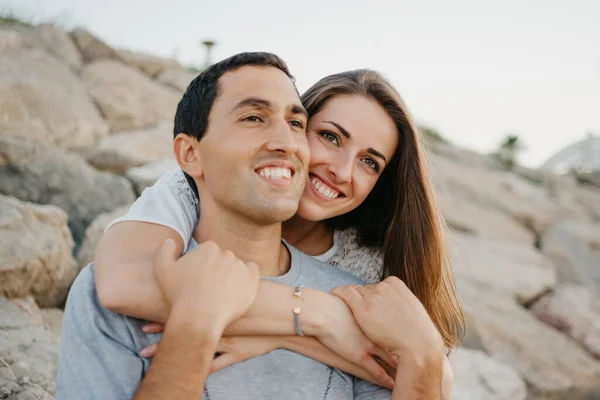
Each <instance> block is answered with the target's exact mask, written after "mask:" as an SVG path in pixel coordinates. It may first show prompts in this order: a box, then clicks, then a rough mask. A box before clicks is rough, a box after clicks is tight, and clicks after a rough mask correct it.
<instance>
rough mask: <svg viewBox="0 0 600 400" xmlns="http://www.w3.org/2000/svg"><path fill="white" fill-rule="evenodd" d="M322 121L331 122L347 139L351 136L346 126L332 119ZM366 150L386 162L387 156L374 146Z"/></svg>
mask: <svg viewBox="0 0 600 400" xmlns="http://www.w3.org/2000/svg"><path fill="white" fill-rule="evenodd" d="M323 122H326V123H328V124H331V125H333V126H335V127H336V128H338V129H339V131H340V132H342V135H344V136H345V137H346V138H347V139H350V138H351V137H352V135H351V134H350V132H348V130H347V129H346V128H344V127H343V126H341V125H340V124H338V123H337V122H333V121H323ZM367 152H368V153H370V154H373V155H374V156H376V157H379V158H381V159H382V160H383V161H384V162H385V163H386V164H387V158H385V156H384V155H383V154H381V153H380V152H378V151H377V150H375V149H374V148H372V147H369V148H368V149H367Z"/></svg>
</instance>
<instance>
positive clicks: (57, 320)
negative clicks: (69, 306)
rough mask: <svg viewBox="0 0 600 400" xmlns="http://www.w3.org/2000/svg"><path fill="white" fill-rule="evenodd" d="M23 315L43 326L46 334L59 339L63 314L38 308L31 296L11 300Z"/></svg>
mask: <svg viewBox="0 0 600 400" xmlns="http://www.w3.org/2000/svg"><path fill="white" fill-rule="evenodd" d="M11 303H13V304H14V305H16V306H17V307H18V308H19V310H21V312H22V313H23V315H25V316H27V317H29V319H31V321H33V322H34V323H36V324H38V325H41V326H43V327H44V328H45V329H46V330H47V331H48V332H50V333H52V334H53V335H55V336H56V337H57V338H58V339H60V333H61V330H62V321H63V316H64V312H63V310H61V309H59V308H39V306H38V305H37V303H36V302H35V299H34V298H33V297H31V296H27V297H21V298H19V299H13V300H11Z"/></svg>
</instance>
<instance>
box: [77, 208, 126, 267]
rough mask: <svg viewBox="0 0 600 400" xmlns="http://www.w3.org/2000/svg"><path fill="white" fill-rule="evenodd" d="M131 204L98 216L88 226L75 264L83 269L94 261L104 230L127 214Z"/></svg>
mask: <svg viewBox="0 0 600 400" xmlns="http://www.w3.org/2000/svg"><path fill="white" fill-rule="evenodd" d="M130 207H131V204H126V205H124V206H121V207H119V208H117V209H116V210H114V211H110V212H106V213H102V214H100V215H98V216H97V217H96V218H95V219H94V221H93V222H92V223H91V224H90V226H89V227H88V228H87V230H86V231H85V237H84V238H83V243H82V244H81V247H80V248H79V251H78V252H77V262H78V264H79V266H80V267H85V266H86V265H88V264H89V263H91V262H92V261H94V254H95V253H96V246H98V243H99V242H100V239H102V236H103V235H104V230H105V229H106V227H107V226H108V224H110V223H111V222H112V221H114V220H115V219H117V218H120V217H122V216H123V215H125V213H127V211H128V210H129V208H130Z"/></svg>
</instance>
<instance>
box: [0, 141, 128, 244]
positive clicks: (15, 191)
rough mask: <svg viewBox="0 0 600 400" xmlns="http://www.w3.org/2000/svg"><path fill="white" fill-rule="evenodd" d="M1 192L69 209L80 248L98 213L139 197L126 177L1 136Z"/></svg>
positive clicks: (51, 149)
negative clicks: (88, 227)
mask: <svg viewBox="0 0 600 400" xmlns="http://www.w3.org/2000/svg"><path fill="white" fill-rule="evenodd" d="M0 193H3V194H5V195H10V196H14V197H17V198H19V199H21V200H25V201H31V202H34V203H39V204H52V205H55V206H58V207H60V208H62V209H63V210H65V211H66V212H67V213H68V215H69V228H70V229H71V232H72V234H73V238H74V239H75V243H76V245H77V244H79V243H81V239H82V238H83V234H84V232H85V229H86V228H87V226H88V225H89V224H90V223H91V222H92V220H93V219H94V218H95V217H96V216H97V215H98V214H100V213H103V212H106V211H111V210H114V209H115V208H117V207H118V206H120V205H123V204H129V203H131V202H133V200H134V198H135V194H134V192H133V187H132V186H131V183H130V182H129V181H128V180H127V179H126V178H123V177H120V176H116V175H113V174H110V173H108V172H100V171H97V170H95V169H94V168H92V167H90V166H89V165H88V164H87V163H86V162H85V160H84V159H83V158H82V157H80V156H78V155H76V154H73V153H69V152H67V151H64V150H62V149H60V148H57V147H52V146H48V145H44V144H41V143H37V142H35V141H32V140H28V139H26V138H20V139H19V140H17V139H16V138H6V137H2V136H0Z"/></svg>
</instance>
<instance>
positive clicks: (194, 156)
mask: <svg viewBox="0 0 600 400" xmlns="http://www.w3.org/2000/svg"><path fill="white" fill-rule="evenodd" d="M198 144H199V142H198V140H197V139H196V138H194V137H192V136H190V135H188V134H185V133H180V134H178V135H177V136H176V137H175V141H174V142H173V152H174V153H175V160H177V164H179V167H180V168H181V169H182V170H183V171H184V172H185V173H187V174H188V175H190V176H192V177H194V178H199V177H201V176H202V171H203V170H202V159H201V158H200V152H199V149H198Z"/></svg>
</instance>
